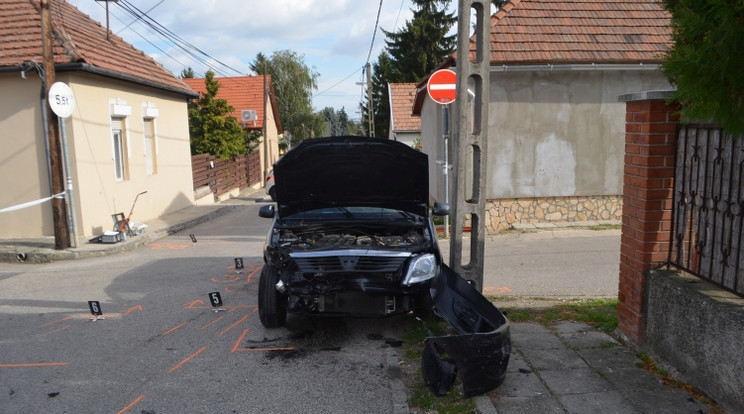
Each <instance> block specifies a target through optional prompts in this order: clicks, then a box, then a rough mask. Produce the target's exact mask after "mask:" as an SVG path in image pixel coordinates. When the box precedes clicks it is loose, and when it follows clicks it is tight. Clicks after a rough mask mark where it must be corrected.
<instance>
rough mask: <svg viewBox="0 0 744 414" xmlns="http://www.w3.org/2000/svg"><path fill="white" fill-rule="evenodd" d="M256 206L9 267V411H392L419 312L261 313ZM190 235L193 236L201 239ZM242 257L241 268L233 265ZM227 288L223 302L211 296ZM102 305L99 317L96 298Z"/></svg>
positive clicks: (0, 359) (1, 319)
mask: <svg viewBox="0 0 744 414" xmlns="http://www.w3.org/2000/svg"><path fill="white" fill-rule="evenodd" d="M257 210H258V206H246V207H245V208H242V209H240V210H237V211H235V212H232V213H228V214H227V215H225V216H222V217H220V218H217V219H215V220H212V221H209V222H207V223H205V224H202V225H200V226H198V227H195V228H192V229H189V230H188V231H186V232H183V234H182V233H179V234H176V235H173V236H169V237H167V238H165V239H162V240H160V241H158V242H156V243H152V244H150V245H148V246H145V247H143V248H141V249H138V250H136V251H133V252H127V253H123V254H119V255H114V256H108V257H103V258H95V259H84V260H74V261H65V262H58V263H51V264H44V265H23V264H0V412H3V413H207V412H214V413H246V412H251V413H297V412H321V411H322V412H326V413H348V412H369V413H380V412H394V411H395V409H396V408H400V406H401V405H403V406H405V402H406V399H405V398H406V397H405V393H404V388H403V385H402V380H401V368H400V367H399V365H398V356H397V353H396V352H397V351H398V349H396V348H395V347H394V346H397V344H398V343H399V341H400V340H401V339H402V338H401V335H402V333H401V329H402V328H401V327H402V326H409V322H410V320H402V319H401V318H393V319H382V320H377V319H374V320H373V319H370V320H361V321H358V320H353V321H347V320H333V319H308V318H302V317H296V316H290V318H289V319H288V324H287V327H286V328H281V329H273V330H267V329H264V328H263V327H262V326H261V324H260V322H259V320H258V314H257V312H256V296H257V294H256V292H257V282H258V271H259V270H260V267H261V265H262V259H261V250H262V247H263V241H264V237H265V233H266V230H267V228H268V225H269V221H268V220H265V219H260V218H259V217H258V215H257ZM189 234H194V236H195V238H196V240H197V241H196V243H194V242H192V239H191V237H190V236H189ZM235 258H242V259H243V262H244V270H243V271H241V272H238V271H237V270H236V269H235V266H234V265H235V262H234V259H235ZM211 292H219V293H220V296H221V299H222V301H223V308H224V309H225V310H222V311H219V312H215V311H214V309H213V307H212V305H211V304H210V301H209V294H210V293H211ZM91 300H95V301H99V302H100V306H101V309H102V311H103V315H102V317H103V318H105V319H99V320H95V321H92V320H91V318H92V315H91V314H90V311H89V308H88V301H91Z"/></svg>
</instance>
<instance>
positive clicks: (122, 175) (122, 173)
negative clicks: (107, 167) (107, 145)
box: [111, 118, 129, 181]
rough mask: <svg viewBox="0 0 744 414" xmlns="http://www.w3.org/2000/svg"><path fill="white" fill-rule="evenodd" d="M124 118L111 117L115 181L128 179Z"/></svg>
mask: <svg viewBox="0 0 744 414" xmlns="http://www.w3.org/2000/svg"><path fill="white" fill-rule="evenodd" d="M125 130H126V129H125V127H124V118H111V145H112V149H113V156H114V173H115V175H116V181H124V180H128V179H129V165H128V164H129V163H128V160H127V140H126V137H125V136H124V133H125Z"/></svg>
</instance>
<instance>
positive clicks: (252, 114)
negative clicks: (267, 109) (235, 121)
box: [240, 109, 258, 122]
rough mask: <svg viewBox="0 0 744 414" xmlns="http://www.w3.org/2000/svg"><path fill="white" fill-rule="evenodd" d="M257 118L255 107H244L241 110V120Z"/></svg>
mask: <svg viewBox="0 0 744 414" xmlns="http://www.w3.org/2000/svg"><path fill="white" fill-rule="evenodd" d="M257 119H258V118H257V117H256V111H255V110H254V109H243V110H242V111H240V120H241V121H243V122H248V121H255V120H257Z"/></svg>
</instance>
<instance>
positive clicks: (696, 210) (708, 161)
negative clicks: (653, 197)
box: [669, 125, 744, 296]
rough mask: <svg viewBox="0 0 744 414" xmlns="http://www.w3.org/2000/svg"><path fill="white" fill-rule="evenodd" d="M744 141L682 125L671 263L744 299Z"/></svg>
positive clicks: (713, 130)
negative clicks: (743, 252)
mask: <svg viewBox="0 0 744 414" xmlns="http://www.w3.org/2000/svg"><path fill="white" fill-rule="evenodd" d="M742 179H744V142H742V139H733V138H732V137H731V136H727V135H726V134H725V132H724V131H723V130H722V129H720V128H717V127H712V126H706V125H684V126H680V127H679V129H678V133H677V154H676V165H675V179H674V207H673V215H672V220H673V221H672V235H671V236H672V243H671V248H670V252H669V263H670V264H672V265H674V266H676V267H679V268H681V269H683V270H685V271H686V272H689V273H691V274H694V275H696V276H698V277H700V278H703V279H706V280H708V281H710V282H712V283H714V284H716V285H718V286H719V287H721V288H723V289H726V290H729V291H731V292H733V293H735V294H737V295H739V296H744V278H742V277H740V275H741V272H742V269H744V255H742V249H744V232H743V231H742V230H744V188H742V186H744V181H743V180H742Z"/></svg>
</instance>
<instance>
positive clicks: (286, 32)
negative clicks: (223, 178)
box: [68, 0, 456, 119]
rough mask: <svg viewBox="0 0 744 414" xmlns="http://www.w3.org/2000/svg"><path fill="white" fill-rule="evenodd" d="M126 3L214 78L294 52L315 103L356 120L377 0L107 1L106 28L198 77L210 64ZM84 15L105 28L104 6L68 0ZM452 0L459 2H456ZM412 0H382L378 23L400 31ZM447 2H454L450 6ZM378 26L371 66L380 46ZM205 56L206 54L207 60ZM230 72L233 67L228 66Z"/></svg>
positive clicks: (381, 37)
mask: <svg viewBox="0 0 744 414" xmlns="http://www.w3.org/2000/svg"><path fill="white" fill-rule="evenodd" d="M124 1H126V3H128V4H131V5H132V6H134V7H136V8H137V9H139V10H140V11H142V12H146V13H147V15H148V16H149V17H150V18H151V19H152V20H154V21H156V22H158V23H160V24H161V25H162V26H164V27H166V28H167V29H168V30H170V31H171V32H173V33H175V34H176V35H178V36H179V37H180V38H182V39H183V40H185V41H186V42H188V43H190V44H192V45H193V46H196V47H197V48H198V49H200V50H201V51H202V52H204V53H205V54H206V55H209V56H210V57H212V58H214V59H217V60H219V61H220V62H222V63H224V64H225V65H227V66H229V68H225V66H222V65H220V64H215V69H216V72H217V76H240V75H241V74H252V73H251V71H250V68H249V64H250V63H251V62H252V61H253V60H254V59H255V57H256V55H257V54H258V53H259V52H262V53H263V54H264V55H267V56H269V55H271V53H273V52H274V51H277V50H286V49H289V50H292V51H295V52H297V53H298V54H300V55H304V60H305V63H306V64H307V65H308V66H310V67H312V68H314V70H315V71H316V72H318V73H319V75H320V76H319V78H318V90H317V91H316V95H315V96H314V97H313V107H314V108H315V109H316V110H320V109H322V108H324V107H327V106H330V107H333V108H335V109H336V110H340V109H341V108H342V107H344V108H345V110H346V112H347V114H348V115H349V116H350V117H351V118H353V119H358V118H359V116H360V115H359V113H358V110H359V109H358V108H359V103H360V101H361V97H362V86H360V85H358V84H357V83H359V82H362V81H363V80H364V78H363V72H362V67H363V66H364V64H365V63H366V61H367V56H368V55H369V54H370V45H371V44H372V36H373V33H374V28H375V21H376V20H377V13H378V8H379V6H380V1H378V0H273V1H258V0H247V1H246V0H200V1H193V0H120V2H119V3H115V2H110V3H109V11H110V18H109V22H110V23H109V24H110V28H111V30H112V31H113V32H114V33H115V34H117V35H118V36H121V37H122V38H124V40H126V41H127V42H129V43H131V44H133V45H134V46H135V47H136V48H138V49H140V50H142V51H144V52H145V53H146V54H148V55H149V56H151V57H153V58H154V59H155V60H157V61H158V62H159V63H160V64H161V65H163V66H165V67H166V68H167V69H169V70H170V71H171V72H173V73H174V74H176V75H178V74H180V72H181V70H182V69H184V68H185V67H188V66H190V67H192V68H193V69H194V71H195V72H196V74H197V76H203V74H204V72H205V71H206V69H207V67H206V65H205V64H204V63H203V62H199V61H197V60H196V59H195V58H193V57H191V56H189V55H188V54H186V53H185V52H183V51H182V50H180V49H178V48H176V47H175V46H174V45H173V43H170V42H166V41H165V40H163V38H162V37H161V36H160V35H157V34H156V33H155V32H153V31H152V29H149V28H147V26H145V25H144V24H143V23H142V22H141V21H134V20H135V19H134V18H133V17H132V16H131V15H130V14H128V13H126V12H125V11H124V10H123V8H122V5H123V2H124ZM68 2H69V3H71V4H73V5H75V6H76V7H77V8H78V9H80V10H81V11H82V12H84V13H86V14H87V15H89V16H90V17H92V18H93V19H94V20H97V21H98V22H100V23H101V24H102V25H104V26H105V25H106V13H105V3H104V2H102V1H95V0H68ZM453 3H456V2H455V1H453ZM411 7H412V6H411V2H410V0H383V1H382V8H381V10H380V15H379V28H382V29H385V30H387V31H397V30H400V28H401V27H403V25H405V23H406V21H408V20H410V19H411V18H412V15H413V14H412V12H411ZM451 7H456V4H455V6H451ZM379 28H378V30H377V34H376V36H375V40H374V46H373V47H372V52H371V57H370V63H374V62H375V61H376V60H377V56H378V55H379V53H380V52H381V51H382V49H383V47H384V45H385V36H384V34H383V33H382V32H381V31H380V29H379ZM204 59H206V57H205V58H204ZM231 69H233V70H231Z"/></svg>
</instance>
